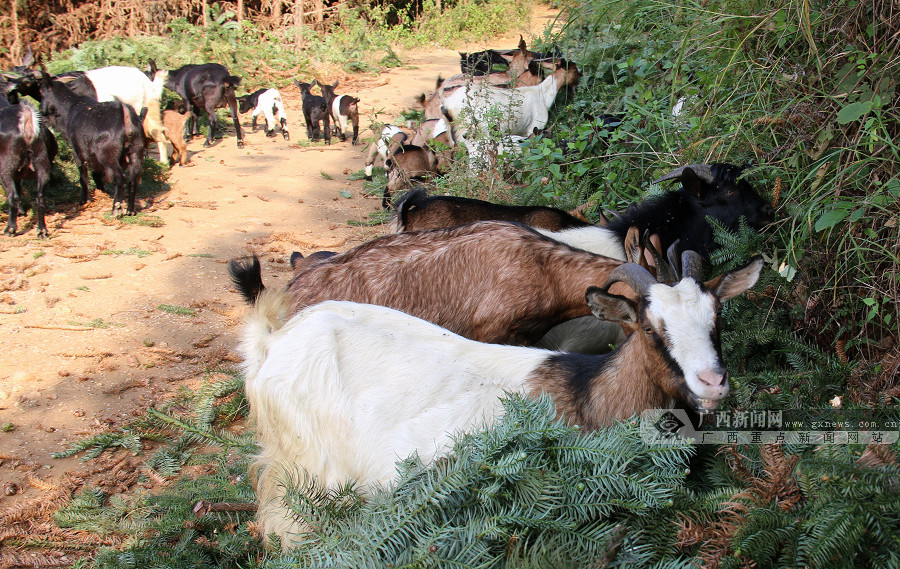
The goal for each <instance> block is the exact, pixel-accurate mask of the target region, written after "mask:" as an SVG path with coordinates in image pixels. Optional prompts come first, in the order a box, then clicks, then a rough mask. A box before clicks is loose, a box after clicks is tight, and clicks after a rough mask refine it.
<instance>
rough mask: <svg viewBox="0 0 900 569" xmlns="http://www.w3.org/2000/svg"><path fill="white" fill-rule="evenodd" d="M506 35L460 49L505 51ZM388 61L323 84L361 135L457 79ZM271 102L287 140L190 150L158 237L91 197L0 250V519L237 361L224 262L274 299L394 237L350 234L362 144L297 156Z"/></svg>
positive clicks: (361, 204) (291, 94)
mask: <svg viewBox="0 0 900 569" xmlns="http://www.w3.org/2000/svg"><path fill="white" fill-rule="evenodd" d="M551 18H552V13H551V12H550V11H549V10H548V9H546V8H538V9H537V10H536V15H535V19H534V22H533V26H532V29H531V30H522V32H523V33H524V34H525V37H526V40H528V39H531V37H533V34H536V33H538V32H539V31H540V30H541V29H542V28H543V26H544V25H545V24H546V23H547V22H549V21H550V19H551ZM518 33H519V31H516V32H515V33H511V34H509V35H507V36H505V37H502V38H497V39H496V40H494V41H492V42H490V43H489V44H484V45H481V44H471V45H464V46H458V47H459V49H460V50H464V51H475V50H478V49H484V48H486V47H497V48H512V47H515V45H516V43H517V42H518ZM400 57H401V60H402V61H403V62H404V66H403V67H400V68H396V69H392V70H389V71H387V72H385V73H383V74H381V75H378V76H359V75H356V76H347V77H324V78H323V79H326V80H328V81H334V79H340V80H341V85H340V87H339V89H338V92H339V93H345V94H355V95H356V96H359V97H360V98H361V99H362V102H361V104H360V108H361V110H362V111H363V112H364V113H365V115H366V116H365V118H362V120H361V130H362V129H364V128H365V127H367V126H368V125H369V123H370V121H371V119H372V118H373V117H375V116H377V119H378V120H379V121H382V122H389V121H393V120H395V118H396V117H397V116H398V115H399V112H400V111H402V110H404V109H408V108H412V107H413V106H414V97H415V95H417V94H418V93H421V92H424V91H426V90H428V89H430V88H432V87H433V85H434V80H435V78H436V77H437V76H438V75H439V74H442V75H444V76H445V77H446V76H449V75H452V74H453V73H455V72H457V70H458V63H459V56H458V54H457V51H456V50H443V49H434V50H428V51H422V50H417V51H415V52H409V53H402V52H401V53H400ZM304 79H306V80H308V79H309V78H304ZM282 95H283V97H284V98H285V106H286V108H287V113H288V118H289V127H290V131H291V141H290V142H287V141H285V140H283V139H282V138H281V137H280V136H279V137H277V138H266V136H265V134H264V132H263V131H262V129H260V130H259V131H258V132H256V133H252V132H247V134H246V141H245V142H246V145H245V147H244V149H242V150H238V149H237V148H236V144H235V138H234V136H233V132H232V133H230V134H229V135H228V136H226V137H225V138H224V139H222V140H220V141H218V143H217V144H216V145H215V146H213V147H212V148H208V149H204V148H203V147H202V146H201V142H202V141H201V140H200V139H197V140H195V141H193V142H191V143H190V145H189V152H190V154H191V161H192V162H193V164H194V167H191V168H179V167H176V168H175V169H174V170H173V171H172V174H171V177H170V179H169V183H170V184H171V190H170V191H169V192H168V193H166V194H164V195H161V196H156V197H155V198H154V200H153V202H152V203H146V202H145V203H143V204H142V210H143V212H144V213H146V214H149V215H152V216H157V217H158V218H159V221H160V224H159V226H158V227H146V226H138V225H121V224H119V223H112V222H110V221H108V220H106V219H104V218H103V217H102V215H103V214H104V213H106V212H108V211H109V208H110V201H109V198H108V196H106V195H105V194H102V193H99V192H98V193H97V195H96V200H95V201H94V202H93V203H92V204H89V205H88V206H87V208H86V209H84V210H81V211H70V212H58V213H55V214H53V215H51V216H50V217H48V226H49V227H50V231H51V235H52V236H51V238H50V239H49V240H44V241H39V240H36V239H35V238H34V229H33V228H31V227H30V225H29V226H25V227H28V231H26V232H25V233H24V234H23V235H20V236H18V237H15V238H8V237H0V354H2V356H0V427H3V429H2V430H0V488H3V492H0V510H5V509H6V508H8V507H15V505H16V504H17V503H20V502H21V501H23V500H27V499H30V498H36V497H39V496H40V495H41V493H42V492H45V491H47V488H48V487H50V486H51V485H52V484H55V483H57V482H58V481H59V480H60V479H61V477H62V475H63V473H65V472H67V471H74V472H77V471H80V470H84V469H85V468H86V466H85V465H84V464H83V463H82V462H81V461H80V460H79V459H77V458H71V459H53V458H52V457H51V454H52V453H54V452H59V451H62V450H64V449H66V448H68V446H69V445H70V444H71V443H73V442H75V441H78V440H80V439H82V438H83V437H85V436H88V435H91V434H95V433H99V432H102V431H103V430H105V429H107V428H109V427H116V426H119V425H123V424H125V423H127V422H129V421H130V420H132V419H133V416H134V414H139V413H141V412H142V410H143V409H145V408H146V407H147V406H149V405H153V404H155V403H158V402H160V401H162V400H164V399H165V398H166V397H167V396H168V395H169V394H171V393H173V392H174V391H176V390H178V389H181V388H192V387H195V386H197V385H200V384H201V383H203V382H204V381H207V379H208V377H209V376H210V375H215V373H214V372H210V371H208V370H210V369H212V368H215V367H216V366H217V365H220V364H221V363H225V364H228V365H233V364H234V363H235V362H236V361H237V358H236V357H235V355H234V353H233V349H234V346H235V345H236V338H237V333H238V331H239V326H238V325H239V323H240V318H241V315H242V313H243V310H244V305H243V303H242V301H241V299H240V297H239V296H238V295H237V294H236V293H235V291H234V290H233V288H232V287H231V285H230V283H229V280H228V276H227V271H226V267H227V265H226V263H227V262H228V260H229V259H231V258H233V257H236V256H239V255H242V254H244V253H247V252H251V251H252V252H255V253H257V254H259V255H260V256H261V259H262V261H263V278H264V279H265V281H266V284H267V285H268V286H272V287H279V286H283V285H284V284H285V283H286V281H287V277H288V275H289V265H288V258H289V256H290V253H291V252H292V251H301V252H302V253H304V254H307V253H310V252H312V251H315V250H321V249H330V250H337V251H343V250H346V249H349V248H351V247H353V246H355V245H357V244H359V243H362V242H363V241H366V240H368V239H371V238H372V237H375V236H377V235H380V234H383V233H386V232H389V231H390V228H388V227H385V226H373V227H368V226H362V227H356V226H352V225H348V221H351V222H353V221H355V222H366V221H367V219H368V215H369V214H370V213H372V212H377V211H379V210H380V199H379V198H375V197H371V196H368V197H367V196H365V195H364V193H363V191H362V190H363V182H362V181H348V180H347V174H349V173H351V172H356V171H358V170H361V169H362V168H363V166H364V163H365V155H364V150H365V149H364V146H363V145H359V146H351V145H350V143H349V141H348V142H344V143H341V142H339V141H335V143H334V144H332V145H331V146H329V147H326V146H324V145H317V146H305V147H301V146H299V145H298V144H297V142H298V141H302V142H304V143H305V142H306V130H305V127H304V125H303V123H302V116H303V115H302V112H301V108H300V95H299V90H298V89H296V88H295V87H293V86H291V87H288V88H285V89H283V90H282ZM376 113H377V115H376ZM245 118H246V120H245V121H243V123H244V124H249V115H246V116H245ZM372 135H373V133H372V131H370V130H365V131H364V132H362V133H361V138H368V137H371V136H372ZM153 155H155V148H154V149H153V150H151V156H153ZM347 196H350V197H347ZM4 224H5V221H4ZM20 227H23V224H22V223H21V222H20Z"/></svg>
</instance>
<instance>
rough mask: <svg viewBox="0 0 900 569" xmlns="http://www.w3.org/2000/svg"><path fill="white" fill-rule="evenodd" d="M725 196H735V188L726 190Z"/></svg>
mask: <svg viewBox="0 0 900 569" xmlns="http://www.w3.org/2000/svg"><path fill="white" fill-rule="evenodd" d="M725 197H728V198H731V197H734V190H728V191H727V192H725Z"/></svg>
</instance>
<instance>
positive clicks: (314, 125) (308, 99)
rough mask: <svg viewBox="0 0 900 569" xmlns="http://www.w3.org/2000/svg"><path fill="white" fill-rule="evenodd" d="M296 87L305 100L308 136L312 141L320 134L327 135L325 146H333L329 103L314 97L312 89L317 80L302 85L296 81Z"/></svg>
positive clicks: (304, 107)
mask: <svg viewBox="0 0 900 569" xmlns="http://www.w3.org/2000/svg"><path fill="white" fill-rule="evenodd" d="M294 85H296V86H297V87H298V88H299V89H300V96H301V98H302V100H303V120H305V121H306V136H307V137H309V139H310V140H311V141H315V140H316V139H318V138H319V134H320V133H324V134H325V144H331V124H330V122H331V121H330V116H331V113H330V112H328V103H326V102H325V97H322V96H320V95H313V94H312V93H311V92H310V89H312V88H313V87H315V86H316V80H315V79H313V82H312V83H301V82H299V81H297V80H296V79H294ZM319 123H322V130H321V131H320V130H319Z"/></svg>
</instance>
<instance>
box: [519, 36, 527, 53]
mask: <svg viewBox="0 0 900 569" xmlns="http://www.w3.org/2000/svg"><path fill="white" fill-rule="evenodd" d="M519 51H528V46H527V45H526V44H525V38H523V37H522V34H519Z"/></svg>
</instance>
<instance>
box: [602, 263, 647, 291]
mask: <svg viewBox="0 0 900 569" xmlns="http://www.w3.org/2000/svg"><path fill="white" fill-rule="evenodd" d="M615 283H625V284H626V285H628V286H629V287H631V290H633V291H634V292H636V293H638V295H639V296H644V295H645V294H646V293H647V291H648V290H649V289H650V286H651V285H655V284H657V280H656V279H654V278H653V275H651V274H650V271H648V270H647V269H645V268H644V267H642V266H640V265H635V264H634V263H625V264H623V265H619V266H618V267H616V268H615V269H613V270H612V272H611V273H610V274H609V277H607V279H606V282H605V283H604V284H603V289H604V290H609V287H611V286H612V285H613V284H615Z"/></svg>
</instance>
